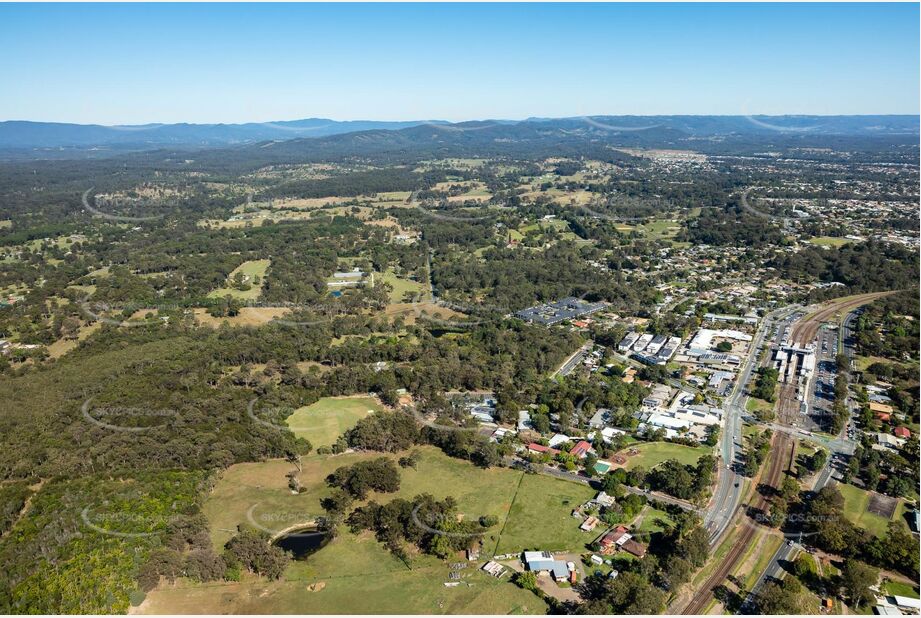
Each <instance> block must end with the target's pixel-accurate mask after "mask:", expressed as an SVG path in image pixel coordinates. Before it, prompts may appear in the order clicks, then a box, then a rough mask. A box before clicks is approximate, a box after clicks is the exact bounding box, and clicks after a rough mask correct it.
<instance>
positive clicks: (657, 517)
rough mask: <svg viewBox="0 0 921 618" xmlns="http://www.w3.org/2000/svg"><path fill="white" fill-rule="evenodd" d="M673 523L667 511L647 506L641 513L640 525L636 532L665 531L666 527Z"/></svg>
mask: <svg viewBox="0 0 921 618" xmlns="http://www.w3.org/2000/svg"><path fill="white" fill-rule="evenodd" d="M673 524H674V522H673V521H672V520H671V518H670V517H669V516H668V513H666V512H665V511H660V510H659V509H654V508H652V507H651V506H649V507H646V512H645V514H644V515H643V521H641V522H640V525H639V527H638V528H637V529H636V530H637V532H647V533H649V534H652V533H653V532H663V531H665V529H666V527H668V526H671V525H673Z"/></svg>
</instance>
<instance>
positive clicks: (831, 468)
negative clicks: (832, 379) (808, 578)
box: [740, 312, 857, 614]
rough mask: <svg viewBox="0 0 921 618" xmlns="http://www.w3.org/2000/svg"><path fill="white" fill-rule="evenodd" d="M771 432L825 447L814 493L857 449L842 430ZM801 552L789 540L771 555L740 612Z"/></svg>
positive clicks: (781, 428)
mask: <svg viewBox="0 0 921 618" xmlns="http://www.w3.org/2000/svg"><path fill="white" fill-rule="evenodd" d="M856 313H857V312H852V313H851V314H849V315H848V316H847V318H846V319H845V320H844V324H845V325H849V324H850V323H851V322H852V319H853V317H854V315H856ZM845 336H846V333H845ZM842 351H843V352H844V353H845V354H847V355H848V357H850V358H851V360H852V361H853V353H854V350H853V348H852V347H848V346H845V347H844V348H843V350H842ZM807 392H808V393H809V395H810V398H811V399H812V400H813V401H811V402H810V403H811V405H810V407H811V406H812V405H814V397H815V389H813V388H810V389H809V390H808V391H807ZM848 400H849V403H850V398H848ZM771 429H773V430H774V431H786V432H789V433H792V434H794V435H796V436H797V437H799V438H804V437H805V438H806V439H808V440H812V441H813V442H817V443H819V444H821V445H822V446H824V447H825V448H827V449H828V450H829V451H830V452H831V455H830V456H829V457H828V460H827V461H826V462H825V466H824V467H823V468H822V470H820V471H819V473H818V474H817V475H816V477H815V479H814V481H813V484H812V490H813V491H818V490H820V489H822V488H823V487H825V486H827V485H828V484H829V483H831V482H833V481H835V466H837V465H839V464H838V462H837V461H836V460H837V457H836V455H845V456H850V455H853V454H854V451H855V449H856V448H857V443H856V442H855V441H853V440H850V439H848V438H846V437H845V432H844V431H842V433H841V435H839V436H838V437H837V438H835V439H832V440H829V439H828V438H825V437H823V436H819V435H816V434H812V435H808V436H804V435H803V433H804V432H803V431H802V430H799V429H793V428H790V427H784V426H780V425H771ZM802 550H803V547H802V545H800V543H798V542H796V540H794V539H788V540H787V542H785V543H784V544H783V545H781V546H780V547H779V548H777V551H776V552H774V555H773V556H772V557H771V562H770V563H769V564H768V566H767V568H766V569H765V570H764V572H763V573H761V575H760V576H759V577H758V580H757V581H756V582H755V585H754V586H752V589H751V592H750V593H749V594H748V597H747V598H746V599H745V602H744V603H743V604H742V608H741V610H740V613H743V614H744V613H747V612H750V611H751V610H752V609H753V608H754V602H755V599H756V598H757V595H758V592H759V590H760V589H761V587H762V586H763V585H764V584H765V582H767V581H770V580H771V579H782V578H783V577H784V575H785V571H784V569H783V567H781V564H782V563H790V562H793V561H794V560H795V559H796V556H797V555H798V554H799V552H800V551H802Z"/></svg>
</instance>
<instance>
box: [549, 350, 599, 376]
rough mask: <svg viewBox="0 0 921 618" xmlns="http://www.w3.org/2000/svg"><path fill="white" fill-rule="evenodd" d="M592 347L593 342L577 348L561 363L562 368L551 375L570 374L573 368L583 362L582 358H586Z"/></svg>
mask: <svg viewBox="0 0 921 618" xmlns="http://www.w3.org/2000/svg"><path fill="white" fill-rule="evenodd" d="M591 349H592V343H591V342H589V343H586V344H585V345H583V346H582V347H581V348H579V349H578V350H576V351H575V353H574V354H573V355H572V356H570V357H569V358H567V359H566V360H565V361H563V364H562V365H560V368H559V369H557V370H556V373H554V374H553V375H552V376H551V377H554V376H557V375H561V376H568V375H569V374H570V373H571V372H572V370H573V369H575V368H576V366H577V365H578V364H579V363H581V362H582V359H583V358H585V355H586V354H588V353H589V351H590V350H591Z"/></svg>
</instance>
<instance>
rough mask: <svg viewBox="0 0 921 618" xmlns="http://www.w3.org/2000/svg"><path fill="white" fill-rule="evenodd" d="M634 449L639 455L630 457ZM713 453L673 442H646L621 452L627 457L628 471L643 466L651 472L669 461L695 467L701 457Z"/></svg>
mask: <svg viewBox="0 0 921 618" xmlns="http://www.w3.org/2000/svg"><path fill="white" fill-rule="evenodd" d="M632 449H635V450H637V451H639V454H637V455H629V454H628V452H629V451H630V450H632ZM712 451H713V449H711V448H710V447H707V446H696V447H693V446H684V445H683V444H673V443H671V442H646V443H643V444H637V445H634V446H632V447H630V448H629V449H627V450H625V451H621V453H620V454H621V455H625V456H627V464H626V467H627V468H628V469H630V470H632V469H633V468H635V467H637V466H643V467H644V468H646V469H647V470H649V469H651V468H654V467H655V466H657V465H659V464H660V463H662V462H663V461H665V460H667V459H677V460H678V461H680V462H681V463H683V464H690V465H693V464H696V463H697V460H698V459H700V457H701V455H707V454H709V453H711V452H712Z"/></svg>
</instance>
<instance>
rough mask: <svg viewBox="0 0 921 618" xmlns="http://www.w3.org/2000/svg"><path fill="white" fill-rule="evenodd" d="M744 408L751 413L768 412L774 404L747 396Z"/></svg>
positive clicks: (772, 408)
mask: <svg viewBox="0 0 921 618" xmlns="http://www.w3.org/2000/svg"><path fill="white" fill-rule="evenodd" d="M745 410H746V411H747V412H751V413H752V414H758V413H759V412H762V413H768V412H771V411H773V410H774V404H773V403H768V402H767V401H765V400H763V399H758V398H757V397H749V398H748V400H747V401H746V402H745Z"/></svg>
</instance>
